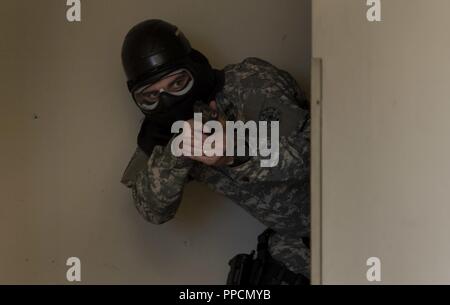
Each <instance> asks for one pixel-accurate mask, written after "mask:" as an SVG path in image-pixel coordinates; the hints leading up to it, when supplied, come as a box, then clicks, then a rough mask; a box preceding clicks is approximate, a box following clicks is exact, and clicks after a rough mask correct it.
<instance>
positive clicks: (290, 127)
mask: <svg viewBox="0 0 450 305" xmlns="http://www.w3.org/2000/svg"><path fill="white" fill-rule="evenodd" d="M224 71H225V86H224V88H223V90H222V91H221V92H219V94H218V95H217V96H216V102H217V106H218V110H219V114H220V115H221V116H224V117H225V118H226V119H227V120H231V121H236V120H242V121H244V122H245V121H248V120H255V121H279V122H280V154H279V163H278V165H277V166H276V167H266V168H264V167H261V165H260V157H251V158H249V160H248V161H246V162H244V163H242V164H240V165H238V166H232V167H230V166H222V167H209V166H206V165H204V164H202V163H199V162H196V161H193V160H191V159H188V158H183V157H182V158H176V157H174V156H173V155H172V154H171V151H170V143H169V145H167V146H166V147H162V146H156V147H155V149H154V151H153V153H152V155H151V156H150V158H149V157H147V156H146V154H145V153H144V152H143V151H142V150H140V149H139V148H138V149H137V150H136V152H135V154H134V156H133V158H132V159H131V161H130V163H129V165H128V167H127V169H126V171H125V173H124V176H123V178H122V183H124V184H125V185H127V186H128V187H129V188H131V189H132V193H133V198H134V202H135V204H136V207H137V209H138V211H139V212H140V214H141V215H142V216H143V217H144V218H145V219H146V220H148V221H150V222H152V223H155V224H162V223H164V222H167V221H168V220H170V219H172V218H173V217H174V215H175V213H176V211H177V209H178V206H179V204H180V202H181V198H182V194H183V188H184V186H185V184H186V183H187V182H189V181H190V180H196V181H200V182H203V183H205V184H206V185H208V186H209V187H210V188H211V189H213V190H214V191H216V192H218V193H220V194H223V195H225V196H227V197H228V198H230V199H232V200H233V201H234V202H236V203H237V204H238V205H240V206H241V207H243V208H244V209H245V210H246V211H247V212H249V213H250V214H251V215H253V216H254V217H256V218H257V219H258V220H260V221H261V222H262V223H263V224H264V225H266V226H268V227H270V228H272V229H274V230H275V231H276V234H274V235H272V236H271V239H270V241H269V247H270V253H271V254H272V256H273V257H274V258H275V259H277V260H279V261H281V262H283V263H284V264H285V265H286V266H287V267H288V268H289V269H290V270H292V271H293V272H296V273H302V274H303V275H305V276H307V277H309V265H310V252H309V250H308V248H307V247H306V246H305V245H304V244H303V242H302V237H309V234H310V211H309V201H310V181H309V172H310V164H309V163H310V162H309V160H310V155H309V154H310V115H309V110H308V107H307V104H306V98H305V96H304V94H303V92H302V91H301V90H300V89H299V87H298V85H297V83H296V82H295V80H294V79H293V78H292V77H291V76H290V75H289V74H288V73H287V72H285V71H283V70H280V69H277V68H276V67H274V66H273V65H271V64H269V63H267V62H265V61H263V60H261V59H257V58H247V59H245V60H244V61H243V62H241V63H239V64H234V65H228V66H226V67H225V68H224ZM269 135H270V132H269ZM269 143H270V142H269Z"/></svg>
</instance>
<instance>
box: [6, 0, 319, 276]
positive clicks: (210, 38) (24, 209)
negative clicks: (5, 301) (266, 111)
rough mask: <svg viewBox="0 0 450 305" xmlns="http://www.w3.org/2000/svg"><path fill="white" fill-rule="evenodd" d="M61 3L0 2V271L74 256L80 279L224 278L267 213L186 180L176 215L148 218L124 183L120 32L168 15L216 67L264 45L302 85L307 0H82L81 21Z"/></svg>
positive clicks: (42, 269) (30, 271) (128, 148)
mask: <svg viewBox="0 0 450 305" xmlns="http://www.w3.org/2000/svg"><path fill="white" fill-rule="evenodd" d="M65 3H66V1H62V0H61V1H60V0H45V1H31V0H30V1H15V0H5V1H2V3H1V9H0V37H1V44H0V102H1V112H0V138H1V158H0V168H1V170H2V173H1V175H2V180H1V183H0V241H1V242H0V283H66V280H65V274H66V270H67V267H66V266H65V262H66V259H67V258H68V257H71V256H77V257H79V258H80V259H81V261H82V280H83V283H159V284H166V283H167V284H177V283H179V284H200V283H206V284H221V283H224V281H225V277H226V273H227V271H228V266H227V262H228V259H229V258H231V257H232V256H233V255H234V254H236V253H238V252H240V251H249V250H250V249H252V248H253V247H254V246H255V244H256V236H257V234H258V233H259V232H261V231H262V230H263V227H262V225H261V224H259V223H258V222H257V221H256V220H253V219H252V218H251V217H250V216H249V215H247V214H246V213H245V212H244V211H243V210H241V209H240V208H238V207H237V206H236V205H234V204H233V203H232V202H230V201H228V200H226V199H225V198H222V197H219V196H216V195H214V194H212V193H211V192H210V191H208V190H207V189H206V187H204V186H202V185H198V184H192V185H189V187H188V188H187V191H186V194H185V198H184V200H183V203H182V205H181V208H180V210H179V212H178V214H177V216H176V219H175V220H173V221H171V222H169V223H167V224H165V225H162V226H154V225H151V224H149V223H146V222H145V221H144V220H143V219H141V218H140V216H139V215H138V213H137V212H136V210H135V208H134V206H133V203H132V200H131V195H130V193H129V190H127V189H126V188H125V187H123V186H122V185H121V184H120V183H119V180H120V176H121V174H122V171H123V170H124V168H125V166H126V164H127V162H128V160H129V158H130V157H131V154H132V152H133V151H134V149H135V138H136V134H137V131H138V126H139V122H140V120H141V115H140V113H139V111H138V110H137V109H136V108H135V107H134V104H133V103H132V101H131V99H130V97H129V95H128V93H127V91H126V87H125V77H124V75H123V72H122V68H121V65H120V47H121V43H122V39H123V37H124V35H125V33H126V32H127V31H128V29H129V28H130V27H131V26H132V25H134V24H135V23H137V22H139V21H141V20H144V19H147V18H163V19H166V20H168V21H170V22H173V23H175V24H177V25H179V27H180V28H181V29H182V30H183V32H184V33H185V34H186V35H187V36H188V37H189V38H190V40H191V43H192V44H193V45H194V46H195V47H196V48H198V49H200V50H201V51H203V52H204V53H206V54H207V55H208V56H209V57H210V59H211V62H212V63H213V65H214V66H216V67H218V68H220V67H223V66H224V65H225V64H228V63H236V62H239V61H241V60H243V59H244V58H245V57H248V56H258V57H261V58H264V59H266V60H269V61H271V62H273V63H274V64H276V65H278V66H279V67H281V68H284V69H286V70H288V71H290V72H291V73H292V74H293V75H294V76H295V77H296V78H297V79H298V81H299V83H300V84H301V86H302V87H303V88H305V89H307V88H309V60H310V39H311V37H310V24H311V19H310V18H311V17H310V5H311V4H310V1H306V0H305V1H298V0H281V1H280V0H276V1H275V0H246V1H225V0H221V1H218V0H216V1H206V0H204V1H200V0H196V1H193V0H183V1H181V0H177V1H156V0H151V1H149V0H147V1H139V0H133V1H118V0H115V1H112V0H95V1H82V22H81V23H74V24H71V23H68V22H67V21H66V19H65V16H66V9H67V7H66V6H65ZM307 91H309V90H307Z"/></svg>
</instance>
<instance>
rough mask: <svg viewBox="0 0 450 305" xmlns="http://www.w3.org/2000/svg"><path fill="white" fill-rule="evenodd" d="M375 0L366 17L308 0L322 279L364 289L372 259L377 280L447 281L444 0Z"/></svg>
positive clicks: (350, 5) (352, 5) (327, 1)
mask: <svg viewBox="0 0 450 305" xmlns="http://www.w3.org/2000/svg"><path fill="white" fill-rule="evenodd" d="M381 2H382V15H381V16H382V20H383V21H382V22H380V23H369V22H368V21H367V19H366V11H367V9H368V7H366V5H365V1H359V0H339V1H335V0H314V1H313V55H314V57H317V58H322V60H323V61H322V63H323V66H322V68H323V70H322V71H323V75H322V80H323V82H322V86H321V87H322V89H323V92H322V98H323V100H322V135H321V141H322V143H321V145H322V152H321V153H322V160H321V161H322V190H321V191H322V194H321V196H322V197H321V199H322V202H321V203H322V218H321V220H322V222H321V223H318V222H316V223H314V228H321V229H322V238H323V239H322V257H321V258H322V262H321V263H322V274H321V279H320V280H321V281H322V282H323V283H325V284H348V283H356V284H367V283H368V281H367V279H366V272H367V270H368V267H367V266H366V260H367V259H368V258H370V257H378V258H379V259H380V260H381V280H382V283H383V284H431V283H434V284H436V283H438V284H442V283H445V284H449V283H450V263H449V257H450V242H449V232H450V222H449V215H450V205H449V195H450V190H449V182H450V162H449V156H450V144H449V140H448V139H449V130H450V120H449V113H450V103H449V90H448V89H449V75H450V60H449V56H448V55H449V54H450V39H449V35H448V29H449V27H450V19H449V18H448V12H449V11H450V1H448V0H432V1H423V0H396V1H381ZM314 82H315V81H314ZM314 82H313V83H314ZM313 87H318V85H317V84H314V85H313ZM318 136H319V134H318V133H316V134H315V135H314V137H318ZM315 153H320V152H319V151H317V150H316V151H314V152H313V154H315ZM317 198H319V197H316V199H317ZM317 204H320V202H317V201H314V202H313V205H314V207H316V206H317ZM316 220H320V219H316ZM316 241H317V240H316ZM317 254H318V253H317ZM317 257H318V256H317V255H316V258H317ZM319 259H320V257H319ZM317 279H318V275H317V274H316V279H315V280H317Z"/></svg>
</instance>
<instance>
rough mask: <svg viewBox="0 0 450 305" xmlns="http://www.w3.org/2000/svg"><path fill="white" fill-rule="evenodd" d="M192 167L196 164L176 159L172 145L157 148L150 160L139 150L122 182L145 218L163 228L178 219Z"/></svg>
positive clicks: (185, 159) (183, 159)
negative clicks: (178, 210) (172, 220)
mask: <svg viewBox="0 0 450 305" xmlns="http://www.w3.org/2000/svg"><path fill="white" fill-rule="evenodd" d="M191 166H192V160H190V159H187V158H182V157H181V158H177V157H175V156H173V155H172V153H171V151H170V143H169V144H168V145H167V146H166V147H162V146H156V147H155V148H154V150H153V153H152V155H151V156H150V158H149V157H148V156H147V155H146V154H145V153H144V152H143V151H142V150H141V149H140V148H137V149H136V152H135V153H134V155H133V157H132V159H131V161H130V162H129V164H128V166H127V168H126V170H125V172H124V174H123V176H122V181H121V182H122V183H123V184H124V185H126V186H127V187H128V188H131V190H132V195H133V200H134V203H135V206H136V208H137V210H138V211H139V213H140V214H141V215H142V217H144V218H145V219H146V220H147V221H149V222H151V223H153V224H163V223H165V222H167V221H169V220H171V219H172V218H173V217H174V216H175V213H176V211H177V209H178V207H179V205H180V202H181V199H182V195H183V189H184V185H185V184H186V183H187V182H188V180H189V178H188V177H189V171H190V169H191Z"/></svg>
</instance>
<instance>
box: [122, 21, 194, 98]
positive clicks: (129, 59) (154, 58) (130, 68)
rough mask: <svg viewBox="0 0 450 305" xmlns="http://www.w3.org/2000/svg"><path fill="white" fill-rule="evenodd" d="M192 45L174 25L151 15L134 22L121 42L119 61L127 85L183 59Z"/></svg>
mask: <svg viewBox="0 0 450 305" xmlns="http://www.w3.org/2000/svg"><path fill="white" fill-rule="evenodd" d="M191 51H192V49H191V45H190V44H189V41H188V40H187V39H186V37H184V35H183V33H182V32H181V31H180V30H179V29H178V28H177V27H176V26H174V25H172V24H170V23H167V22H165V21H162V20H158V19H152V20H147V21H144V22H141V23H139V24H137V25H136V26H134V27H133V28H132V29H131V30H130V31H129V32H128V34H127V36H126V37H125V41H124V43H123V46H122V64H123V67H124V69H125V73H126V75H127V78H128V89H129V90H130V91H132V90H133V88H134V87H136V86H137V85H138V84H139V83H142V82H145V81H148V80H149V78H156V77H158V76H160V74H164V72H167V71H168V70H170V69H173V68H175V67H176V66H177V64H179V63H181V62H183V61H186V59H187V58H188V56H189V54H190V53H191Z"/></svg>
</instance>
